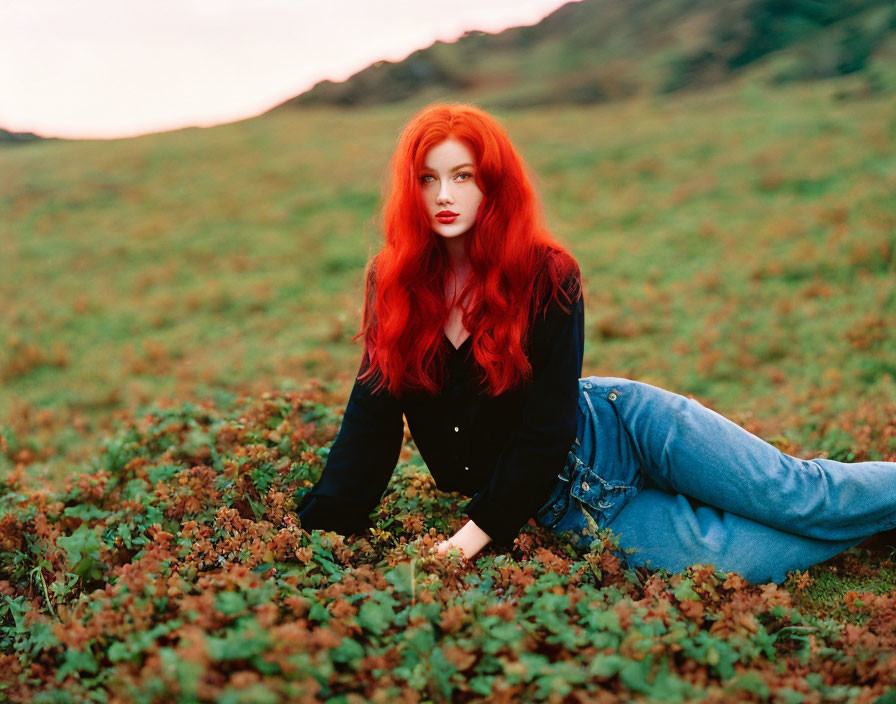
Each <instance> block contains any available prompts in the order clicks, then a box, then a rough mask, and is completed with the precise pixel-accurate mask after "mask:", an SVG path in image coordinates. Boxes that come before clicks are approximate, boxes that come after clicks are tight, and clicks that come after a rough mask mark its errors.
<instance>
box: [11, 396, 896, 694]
mask: <svg viewBox="0 0 896 704" xmlns="http://www.w3.org/2000/svg"><path fill="white" fill-rule="evenodd" d="M320 399H321V394H320V391H319V389H310V390H307V391H302V392H288V393H279V394H274V393H269V394H265V395H263V396H262V397H261V398H249V397H243V396H240V397H237V398H236V399H233V400H232V402H231V403H229V404H226V405H223V406H221V407H216V406H214V405H213V404H211V403H207V404H204V405H194V404H190V403H187V404H181V405H171V406H166V407H160V408H150V409H147V410H146V411H145V412H144V413H143V414H141V415H140V416H138V417H134V418H131V419H129V420H128V421H127V422H126V423H124V424H123V425H122V427H121V428H120V429H119V431H118V432H117V433H116V434H115V435H114V436H113V437H112V438H110V440H109V442H107V443H106V446H105V448H104V450H103V452H102V453H101V454H100V455H99V456H98V457H96V458H95V463H94V464H95V466H94V468H93V470H92V471H90V472H83V473H77V474H74V475H72V476H71V477H70V478H69V480H68V482H67V486H66V488H65V490H64V491H63V492H60V493H52V492H41V493H22V492H21V491H20V486H19V484H18V479H19V477H20V473H13V474H12V475H11V476H10V477H8V478H7V479H6V480H5V481H4V482H3V484H2V485H0V492H2V494H0V500H2V504H0V506H2V509H0V510H2V519H0V696H4V697H6V698H7V699H8V700H9V701H14V702H25V701H28V702H39V703H43V704H49V703H51V702H52V703H55V704H62V703H68V702H108V703H110V704H124V703H125V702H139V703H141V704H156V703H162V702H184V703H186V702H212V701H216V702H234V703H236V702H260V703H261V702H263V703H267V702H271V703H273V702H287V701H289V702H316V701H328V702H345V703H351V702H362V701H374V702H391V701H396V700H398V699H401V700H405V701H410V702H424V701H427V702H475V701H479V702H486V701H488V702H496V701H497V702H501V701H507V702H510V701H546V702H616V701H632V700H641V701H667V702H668V701H704V702H727V701H734V700H737V701H768V702H828V701H830V702H833V701H840V702H842V701H853V702H872V701H875V700H876V699H878V698H879V696H880V695H882V694H883V693H884V692H885V691H886V690H887V689H888V688H892V687H893V685H894V684H896V669H894V667H893V665H894V658H896V655H894V652H896V589H894V587H896V564H894V558H896V555H894V554H892V552H891V553H890V554H888V555H887V554H884V553H876V554H874V555H872V553H871V552H870V551H868V550H867V549H865V548H858V547H857V548H853V549H852V550H850V551H848V552H847V553H844V554H843V555H841V556H838V557H837V558H835V559H833V560H830V561H828V562H827V563H825V564H824V565H819V566H816V567H813V568H812V569H811V570H809V571H807V572H793V573H791V574H790V575H788V580H787V582H785V583H784V584H782V585H776V584H765V585H753V584H748V583H746V582H745V581H744V580H743V579H741V578H740V577H739V576H738V575H737V574H735V573H724V572H720V571H717V570H716V569H715V568H714V567H712V566H706V565H695V566H693V567H691V568H689V569H688V570H686V571H685V572H684V573H682V574H674V575H670V574H668V573H666V572H665V571H664V570H658V571H650V570H646V569H643V568H638V569H636V570H626V569H623V567H622V563H621V560H620V553H619V548H618V544H617V543H616V540H615V537H614V536H613V535H612V533H610V532H609V531H603V532H602V533H600V534H599V535H596V536H594V541H593V543H592V544H591V547H590V550H589V551H588V552H586V553H576V552H574V551H573V550H572V549H571V548H570V546H569V543H568V542H565V541H563V540H562V539H559V538H558V536H554V535H551V534H550V533H548V532H546V531H545V530H544V529H542V528H531V527H528V526H527V527H526V528H524V530H523V532H522V533H521V535H520V537H519V538H518V539H517V541H516V542H515V545H514V549H513V550H512V552H511V553H509V554H505V553H495V552H494V550H492V549H490V548H489V547H486V549H485V550H484V551H483V552H481V553H480V554H479V555H477V556H476V558H474V560H473V561H470V562H463V560H462V559H461V558H460V556H458V555H457V554H456V552H455V551H452V552H450V553H448V554H445V555H438V554H437V553H435V552H434V547H435V545H437V543H438V542H439V540H440V539H441V538H442V537H444V536H446V535H450V534H451V532H452V531H453V530H455V529H456V528H457V527H459V522H460V520H462V519H461V518H460V517H459V515H458V510H457V508H458V504H459V501H460V499H461V498H462V497H460V496H459V495H457V494H455V493H447V492H440V491H438V490H437V489H435V488H434V487H433V483H432V478H431V477H430V476H429V474H428V473H426V472H423V471H421V470H420V468H419V467H418V466H417V465H415V464H414V463H412V462H408V461H407V460H409V459H410V458H411V455H412V452H413V451H412V449H411V448H410V446H406V447H405V448H403V453H402V454H403V457H404V458H405V461H403V462H402V463H401V464H400V466H399V469H398V470H397V471H396V473H395V475H394V476H393V478H392V480H391V482H390V485H389V488H388V490H387V495H386V497H385V499H384V501H383V502H382V504H381V505H380V506H379V507H378V508H377V510H376V511H375V512H374V514H372V516H373V519H374V526H373V527H372V528H371V529H370V533H369V535H365V536H358V535H356V536H349V537H348V539H346V537H344V536H341V535H338V534H336V533H333V532H324V531H319V530H315V531H313V532H311V533H310V534H309V533H308V532H306V531H303V530H302V528H301V525H300V523H299V522H298V521H297V518H296V515H295V514H294V512H293V511H292V510H291V509H292V508H293V507H294V505H295V503H296V501H297V499H300V498H301V496H302V495H303V494H304V492H305V491H306V490H307V488H308V487H309V486H310V485H311V484H312V482H313V481H315V480H316V478H317V476H318V475H319V472H320V470H321V467H322V464H323V462H324V460H325V458H326V455H327V450H328V447H329V444H330V442H331V441H332V439H333V437H334V436H335V433H336V431H337V429H338V421H339V418H338V414H334V412H333V409H331V408H329V407H327V406H325V405H323V404H321V403H320ZM838 572H842V573H845V574H847V575H849V580H850V581H852V582H853V583H860V584H862V585H863V586H861V587H858V588H851V589H847V590H846V591H845V593H843V594H842V600H841V601H840V605H839V608H838V609H837V610H835V611H831V610H826V609H824V608H822V609H819V608H817V601H814V600H812V599H811V598H807V595H808V594H810V593H811V592H812V591H813V590H814V591H816V593H817V594H818V595H822V594H823V593H824V591H825V589H828V588H830V584H831V582H830V580H829V579H828V578H829V577H830V576H832V575H836V574H837V573H838ZM841 586H842V585H841ZM881 586H884V587H885V588H886V589H888V591H887V592H885V593H880V587H881ZM838 611H839V613H838Z"/></svg>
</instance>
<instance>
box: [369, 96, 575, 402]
mask: <svg viewBox="0 0 896 704" xmlns="http://www.w3.org/2000/svg"><path fill="white" fill-rule="evenodd" d="M448 137H454V138H456V139H458V140H460V141H462V142H464V143H465V144H466V145H467V146H468V147H469V148H470V150H471V151H472V152H473V154H474V156H475V162H476V174H475V179H476V183H477V186H478V187H479V189H480V190H481V191H482V193H483V199H482V202H481V204H480V206H479V210H478V213H477V217H476V222H475V224H474V225H473V228H472V231H471V232H469V233H468V234H467V235H466V236H465V244H464V247H465V251H466V254H467V257H468V259H469V261H470V265H471V274H470V277H469V279H468V280H467V283H466V284H465V286H464V288H463V290H462V291H461V292H460V293H459V295H458V300H465V297H466V296H467V295H468V294H471V295H470V299H469V301H470V302H469V304H468V305H467V307H466V308H465V310H464V314H463V324H464V327H465V328H466V329H467V330H469V331H470V334H471V337H472V349H473V354H474V357H475V360H476V363H477V365H478V367H479V368H480V369H481V370H482V374H481V378H480V381H481V383H482V384H483V386H484V388H485V390H486V392H487V393H488V394H489V395H491V396H495V395H498V394H500V393H503V392H505V391H507V390H509V389H512V388H514V387H516V386H517V385H519V384H520V383H523V382H525V381H527V380H528V379H529V378H530V377H531V374H532V367H531V365H530V364H529V360H528V359H527V357H526V353H525V346H526V343H527V334H528V329H529V325H530V323H531V321H532V319H533V316H534V315H535V314H536V313H537V311H535V310H533V307H534V306H535V305H536V304H537V303H538V302H539V301H547V300H550V299H553V300H557V301H558V302H559V297H558V293H559V294H561V295H563V296H564V298H565V300H566V303H567V304H568V303H571V302H572V301H573V300H576V299H577V298H578V297H579V296H580V295H581V292H580V288H579V284H580V273H579V267H578V264H577V263H576V261H575V259H574V258H573V257H572V256H571V255H570V254H569V253H568V252H567V251H566V250H565V249H564V248H563V247H562V246H561V245H560V244H559V243H558V242H556V241H555V240H554V238H553V237H552V235H551V233H550V232H549V231H548V229H547V227H546V225H545V223H544V217H543V214H542V211H541V204H540V202H539V199H538V197H537V195H536V192H535V189H534V187H533V185H532V183H531V181H530V179H529V177H528V175H527V166H526V164H525V162H524V161H523V159H522V158H521V157H520V155H519V154H518V153H517V151H516V149H514V147H513V144H511V142H510V137H509V136H508V135H507V132H506V131H505V130H504V128H503V127H502V126H501V125H500V124H499V123H498V121H497V120H495V118H493V117H492V116H491V115H489V114H488V113H486V112H484V111H483V110H481V109H479V108H477V107H474V106H472V105H464V104H438V103H437V104H433V105H430V106H428V107H426V108H424V109H422V110H420V111H419V112H418V113H417V114H415V115H414V116H413V117H412V118H411V120H410V121H409V122H408V123H407V125H405V128H404V130H403V131H402V133H401V136H400V137H399V140H398V146H397V147H396V149H395V153H394V154H393V156H392V160H391V162H390V177H389V180H388V182H387V186H386V190H385V192H384V205H383V210H382V229H383V234H384V237H385V244H384V246H383V247H382V249H381V250H380V251H379V252H378V253H377V254H376V255H374V256H373V257H372V258H371V260H370V261H369V262H368V265H367V272H366V273H367V276H366V289H365V297H364V307H363V311H362V321H361V330H360V332H358V334H357V335H355V336H354V337H353V338H352V339H353V340H354V339H357V338H358V337H360V336H362V335H363V336H364V360H363V364H362V373H361V375H360V379H361V381H367V380H370V381H371V382H373V386H374V388H375V389H381V388H387V389H388V390H389V391H390V392H391V393H392V394H393V395H395V396H397V397H398V396H402V395H403V393H404V392H405V391H408V390H424V391H426V392H428V393H436V392H438V391H439V389H441V386H442V380H443V376H444V371H445V361H446V353H447V349H446V347H445V345H444V344H443V343H444V340H443V337H444V333H443V329H444V326H445V323H446V322H447V320H448V313H449V308H448V302H447V301H446V300H445V293H444V282H445V273H446V271H447V270H448V266H449V260H448V254H447V251H446V249H445V245H444V242H443V241H442V237H441V236H440V235H438V234H436V233H435V232H433V231H432V229H431V228H430V227H429V217H428V214H427V211H426V206H425V204H424V201H423V197H422V189H421V185H420V182H419V176H420V171H421V169H422V167H423V163H424V161H425V158H426V154H427V152H428V151H429V150H430V149H431V148H432V147H434V146H436V145H437V144H439V143H440V142H442V141H443V140H445V139H447V138H448ZM569 282H572V289H571V290H569V289H570V286H569ZM564 283H566V286H565V287H564ZM533 286H534V287H535V290H533ZM569 294H571V296H570V295H569ZM561 305H563V304H561ZM564 307H565V306H564Z"/></svg>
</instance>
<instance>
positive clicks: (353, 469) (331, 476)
mask: <svg viewBox="0 0 896 704" xmlns="http://www.w3.org/2000/svg"><path fill="white" fill-rule="evenodd" d="M361 369H362V370H363V369H364V363H363V362H362V365H361ZM359 375H360V372H359ZM403 439H404V422H403V420H402V409H401V404H400V402H399V401H398V400H397V399H395V397H394V396H392V395H391V394H389V393H388V392H387V391H385V390H383V391H381V392H378V393H374V392H372V390H371V388H370V386H369V385H368V384H364V383H362V382H360V381H359V380H358V379H357V378H356V379H355V384H354V387H353V388H352V391H351V394H350V396H349V400H348V405H347V406H346V408H345V415H344V416H343V419H342V425H341V426H340V428H339V434H338V435H337V436H336V439H335V440H334V441H333V444H332V446H331V447H330V454H329V456H328V457H327V463H326V465H325V467H324V469H323V472H322V473H321V476H320V479H319V480H318V482H317V484H315V485H314V486H313V487H312V488H311V489H310V490H309V491H308V492H307V493H306V494H305V495H304V497H303V498H302V501H301V502H300V504H299V505H298V507H297V511H298V514H299V520H300V521H301V524H302V527H303V528H304V529H305V530H309V531H310V530H313V529H315V528H319V529H321V530H333V531H336V532H337V533H340V534H342V535H349V534H351V533H361V534H364V533H366V532H367V529H368V528H369V527H370V526H371V521H370V517H369V514H370V512H371V511H372V510H373V509H374V508H375V507H376V505H377V504H378V503H379V502H380V500H381V499H382V497H383V493H384V492H385V490H386V487H387V486H388V484H389V479H390V478H391V476H392V472H393V471H394V469H395V465H396V464H397V463H398V456H399V453H400V452H401V443H402V440H403Z"/></svg>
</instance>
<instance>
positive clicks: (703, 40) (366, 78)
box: [274, 0, 896, 109]
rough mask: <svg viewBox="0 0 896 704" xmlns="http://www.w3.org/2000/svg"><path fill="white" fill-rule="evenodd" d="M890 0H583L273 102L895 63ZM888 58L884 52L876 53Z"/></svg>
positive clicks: (478, 93)
mask: <svg viewBox="0 0 896 704" xmlns="http://www.w3.org/2000/svg"><path fill="white" fill-rule="evenodd" d="M894 35H896V3H894V2H893V0H726V1H725V2H718V0H582V1H581V2H570V3H567V4H566V5H563V6H562V7H560V8H559V9H557V10H556V11H555V12H553V13H552V14H550V15H548V16H547V17H545V18H544V19H543V20H542V21H541V22H539V23H538V24H536V25H532V26H528V27H514V28H511V29H507V30H505V31H503V32H500V33H498V34H488V33H485V32H468V33H467V34H465V35H464V36H463V37H462V38H460V39H458V40H457V41H456V42H452V43H445V42H436V43H434V44H433V45H432V46H430V47H428V48H426V49H422V50H419V51H416V52H414V53H413V54H411V55H410V56H408V57H407V58H405V59H404V60H402V61H399V62H389V61H380V62H377V63H375V64H373V65H372V66H369V67H368V68H366V69H364V70H363V71H360V72H358V73H356V74H354V75H353V76H351V77H350V78H349V79H347V80H346V81H343V82H340V83H334V82H332V81H322V82H320V83H318V84H317V85H315V86H314V87H313V88H311V89H310V90H308V91H306V92H305V93H302V94H300V95H298V96H296V97H295V98H292V99H290V100H288V101H286V102H285V103H283V104H282V105H280V106H277V108H274V109H280V108H283V107H299V106H308V105H333V106H346V107H348V106H353V107H354V106H364V105H376V104H383V103H393V102H398V101H402V100H406V99H411V98H424V97H438V96H439V95H442V94H444V93H446V92H450V93H451V94H452V95H453V96H458V97H463V98H465V99H470V100H475V101H478V102H479V103H480V104H483V105H485V104H487V105H489V106H500V107H524V106H535V105H549V104H553V103H595V102H602V101H608V100H613V99H616V98H621V97H627V96H631V95H635V94H655V93H670V92H675V91H681V90H685V89H693V88H700V87H705V86H709V85H713V84H717V83H720V82H724V81H726V80H728V79H729V78H730V77H732V76H734V75H735V74H737V73H738V72H741V71H743V70H744V69H745V67H748V66H751V65H753V64H755V63H756V62H758V61H759V60H760V59H763V58H765V57H767V56H769V55H770V54H773V53H774V54H776V55H777V56H776V62H775V66H774V69H773V71H772V72H771V74H770V76H769V80H770V81H771V82H774V83H783V82H788V81H800V80H817V79H825V78H831V77H835V76H840V75H843V74H848V73H854V72H857V71H865V72H866V73H867V74H868V79H869V85H870V86H871V88H872V89H880V90H882V89H884V87H885V85H884V83H883V82H882V81H883V78H882V77H881V76H879V75H877V71H878V69H877V68H876V67H874V66H872V63H873V61H874V60H875V59H879V61H880V63H881V64H884V63H889V64H893V63H896V61H894V58H896V41H894ZM884 55H887V56H888V57H889V58H888V59H887V61H884V59H882V58H881V57H883V56H884Z"/></svg>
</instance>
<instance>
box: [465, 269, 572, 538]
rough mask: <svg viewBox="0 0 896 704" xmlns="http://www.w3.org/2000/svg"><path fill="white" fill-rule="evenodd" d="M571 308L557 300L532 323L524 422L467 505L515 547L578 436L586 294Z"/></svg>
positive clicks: (483, 525)
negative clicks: (482, 485)
mask: <svg viewBox="0 0 896 704" xmlns="http://www.w3.org/2000/svg"><path fill="white" fill-rule="evenodd" d="M567 290H569V280H568V281H567ZM570 308H571V312H566V311H564V310H563V309H562V308H560V307H559V306H558V305H557V304H556V303H553V302H552V303H551V305H549V306H548V310H547V314H546V315H545V317H544V319H539V318H537V319H536V323H534V324H533V329H532V337H533V340H532V343H533V346H532V350H533V351H532V357H531V359H530V361H531V362H532V364H533V370H532V373H533V375H532V380H531V382H530V383H531V386H530V388H529V392H528V395H527V397H526V400H525V405H524V408H523V413H522V416H521V422H520V425H519V427H518V428H517V429H516V430H515V431H514V432H512V433H511V434H510V436H509V438H508V440H507V444H506V445H505V446H504V449H503V450H502V452H501V454H500V455H499V457H498V462H497V466H496V468H495V471H494V473H493V474H492V476H491V478H490V480H489V482H488V483H487V484H486V485H485V486H484V487H483V488H482V489H481V490H480V491H478V492H477V493H476V494H475V495H474V496H473V497H472V498H471V499H470V501H469V502H468V503H467V504H466V506H464V508H463V511H464V513H465V514H466V515H468V516H469V517H470V518H471V519H472V520H473V521H474V522H475V523H476V525H477V526H479V527H480V528H481V529H482V530H483V531H485V532H486V533H487V534H488V536H489V537H490V538H491V539H492V541H493V542H494V543H496V544H497V545H501V546H504V547H510V546H512V544H513V541H514V539H515V538H516V536H517V535H518V534H519V532H520V530H521V529H522V527H523V526H524V525H525V524H526V523H527V522H528V520H529V518H530V517H531V516H534V515H536V513H537V511H538V509H539V508H541V506H543V505H544V503H545V502H546V501H547V500H548V498H549V497H550V494H551V491H552V490H553V485H554V480H555V478H556V477H557V474H558V473H559V471H560V470H561V469H562V468H563V466H564V464H565V463H566V460H567V457H568V455H569V450H570V448H571V447H572V444H573V442H574V441H575V438H576V430H577V418H576V414H577V406H578V395H579V377H580V376H581V373H582V357H583V353H584V344H585V332H584V330H585V312H584V299H583V297H581V296H580V297H579V298H578V300H577V301H576V302H575V303H574V304H572V305H571V306H570V305H568V304H567V311H568V310H569V309H570ZM536 364H537V366H536Z"/></svg>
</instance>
